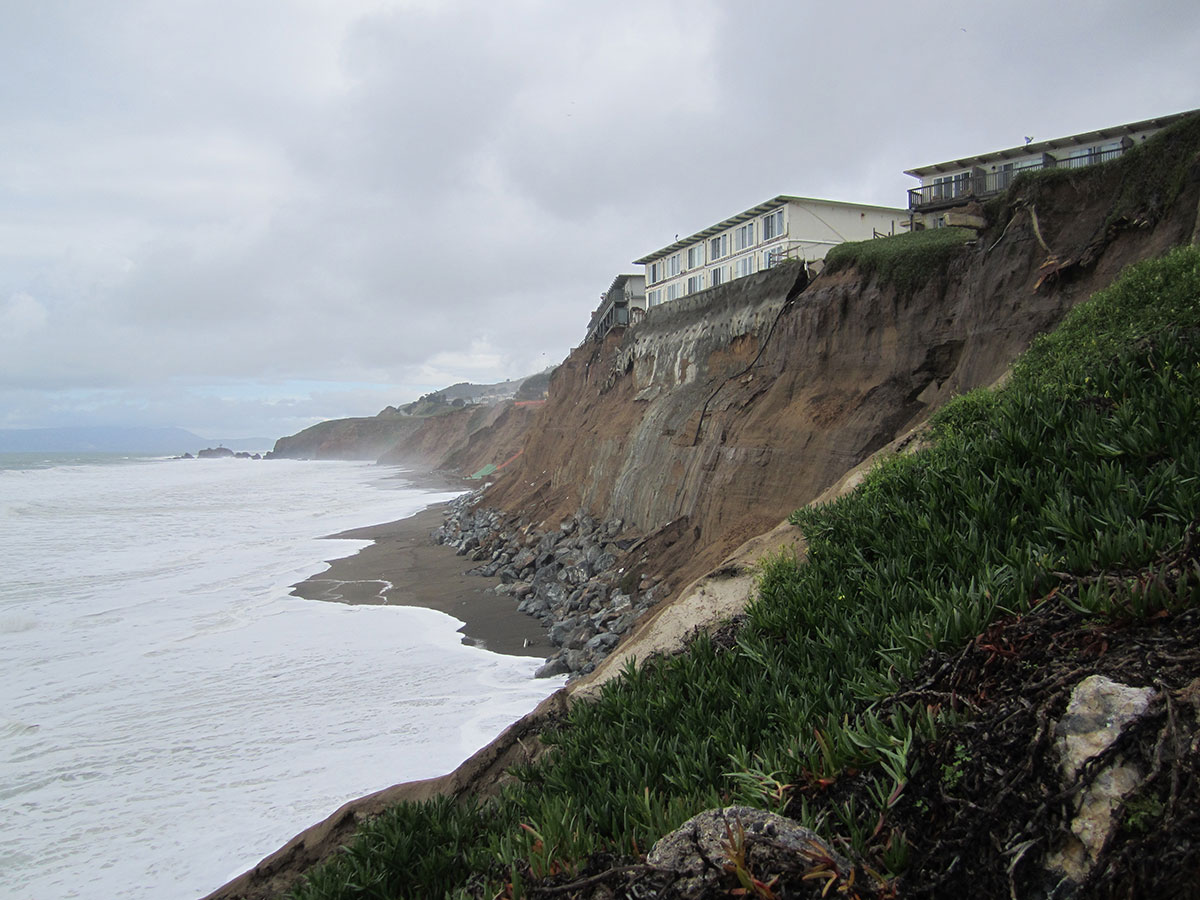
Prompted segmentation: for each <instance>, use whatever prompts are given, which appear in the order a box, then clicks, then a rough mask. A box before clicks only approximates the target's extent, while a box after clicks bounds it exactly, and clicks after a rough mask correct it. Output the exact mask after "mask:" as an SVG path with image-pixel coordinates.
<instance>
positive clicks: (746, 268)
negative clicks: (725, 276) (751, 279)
mask: <svg viewBox="0 0 1200 900" xmlns="http://www.w3.org/2000/svg"><path fill="white" fill-rule="evenodd" d="M734 273H735V274H734V276H733V277H734V278H745V277H746V276H747V275H753V274H754V254H753V253H751V254H750V255H749V256H743V257H742V258H741V259H739V260H738V261H737V264H736V265H735V266H734Z"/></svg>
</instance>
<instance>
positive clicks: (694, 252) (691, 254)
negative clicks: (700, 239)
mask: <svg viewBox="0 0 1200 900" xmlns="http://www.w3.org/2000/svg"><path fill="white" fill-rule="evenodd" d="M703 265H704V244H702V243H701V244H697V245H696V246H695V247H688V252H687V267H688V268H689V269H699V268H701V267H703Z"/></svg>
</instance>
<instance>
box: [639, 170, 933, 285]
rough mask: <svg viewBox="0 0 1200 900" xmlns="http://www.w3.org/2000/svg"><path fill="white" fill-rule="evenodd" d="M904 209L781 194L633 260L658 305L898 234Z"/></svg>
mask: <svg viewBox="0 0 1200 900" xmlns="http://www.w3.org/2000/svg"><path fill="white" fill-rule="evenodd" d="M908 216H909V214H908V211H907V210H903V209H893V208H892V207H888V206H868V205H865V204H861V203H839V202H837V201H834V200H816V199H813V198H811V197H791V196H788V195H786V194H780V195H779V196H778V197H774V198H772V199H771V200H768V201H766V202H765V203H760V204H758V206H753V207H751V208H750V209H747V210H745V211H744V212H740V213H738V214H737V215H736V216H730V217H729V218H728V219H724V220H722V221H720V222H718V223H717V224H715V225H710V226H709V227H708V228H705V229H704V230H703V231H698V232H696V233H695V234H693V235H691V236H690V237H686V238H684V239H683V240H680V241H676V242H675V243H673V244H670V245H668V246H666V247H663V248H662V249H661V250H656V251H655V252H654V253H649V254H647V255H646V256H643V257H642V258H641V259H637V260H634V263H635V264H636V265H640V266H645V274H646V305H647V306H650V307H652V306H658V305H659V304H660V303H666V302H668V301H670V300H677V299H678V298H680V297H685V296H687V295H688V294H695V293H697V292H699V291H703V290H708V289H709V288H712V287H716V286H717V285H719V284H724V283H725V282H727V281H732V280H733V279H735V278H741V277H743V276H744V275H751V274H753V273H755V272H761V271H762V270H763V269H769V268H771V267H772V266H774V265H777V264H778V263H779V262H781V261H783V260H784V259H800V260H802V261H804V262H814V261H816V260H820V259H824V258H825V254H826V253H827V252H828V251H829V248H830V247H834V246H836V245H837V244H840V243H842V242H843V241H863V240H868V239H870V238H872V237H879V236H883V235H890V234H897V233H899V231H900V229H901V228H907V227H908Z"/></svg>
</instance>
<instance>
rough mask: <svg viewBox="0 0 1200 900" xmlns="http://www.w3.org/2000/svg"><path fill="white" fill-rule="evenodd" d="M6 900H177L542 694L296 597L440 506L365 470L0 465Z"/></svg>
mask: <svg viewBox="0 0 1200 900" xmlns="http://www.w3.org/2000/svg"><path fill="white" fill-rule="evenodd" d="M0 466H2V468H0V545H2V546H3V547H4V550H5V564H4V569H3V572H2V573H0V662H2V664H3V673H4V678H3V681H2V682H0V798H2V799H3V803H4V809H5V815H4V817H3V819H2V820H0V885H2V890H0V893H2V894H3V895H4V896H5V897H13V898H45V897H80V898H97V900H99V898H110V897H115V896H122V897H145V898H172V897H178V898H192V897H196V896H199V895H201V894H204V893H206V892H207V891H209V890H212V889H213V888H215V887H217V886H218V885H219V884H220V883H222V882H223V881H224V880H226V879H227V878H228V877H232V876H233V875H235V874H237V873H238V872H239V871H241V870H242V869H244V868H246V867H248V866H249V865H252V864H253V863H254V862H256V861H257V860H258V859H259V858H261V857H262V856H263V855H265V854H267V853H269V852H271V851H272V850H274V849H275V848H276V847H278V846H279V845H280V844H281V843H283V842H284V841H285V840H287V839H288V838H289V837H291V836H292V835H293V834H295V833H296V832H297V831H299V830H301V829H302V828H304V827H306V826H307V825H310V824H312V823H313V822H315V821H317V820H318V819H320V818H322V817H323V816H325V815H327V814H328V813H330V812H332V810H333V809H334V808H336V807H337V806H338V805H339V804H340V803H342V802H344V801H345V800H347V799H350V798H352V797H355V796H359V795H361V794H364V793H367V792H369V791H372V790H376V789H379V788H382V787H385V786H387V785H389V784H393V783H396V782H399V781H405V780H410V779H416V778H425V777H430V776H433V775H437V774H440V773H442V772H445V771H448V770H450V769H451V768H453V767H454V766H455V765H457V763H459V762H460V761H461V760H462V759H464V758H465V757H466V756H468V755H470V753H472V752H473V751H474V750H475V749H476V748H478V747H479V746H481V745H482V744H483V743H484V742H486V741H487V740H489V739H490V738H491V737H493V736H494V735H495V734H496V733H497V732H498V731H500V730H501V729H502V728H503V727H504V726H505V725H506V724H508V722H510V721H512V720H513V719H515V718H517V717H519V716H520V715H521V714H523V713H524V712H525V711H526V710H527V709H529V708H531V707H532V706H533V705H534V704H535V703H536V702H537V701H538V700H539V699H541V697H543V696H544V695H545V694H546V693H547V692H548V691H550V690H552V689H553V688H554V687H556V686H557V683H547V682H545V681H534V680H533V679H532V678H531V675H532V672H533V671H534V669H535V668H536V666H537V665H538V664H539V662H540V661H539V660H533V659H526V658H517V657H503V656H498V655H495V654H491V653H488V652H486V651H484V650H481V649H478V648H474V647H468V646H464V645H463V644H462V643H461V640H460V637H459V635H458V634H457V633H456V629H457V628H458V625H459V623H458V622H456V621H455V620H454V619H451V618H449V617H447V616H444V615H442V614H440V613H435V612H431V611H428V610H423V609H413V608H402V607H378V606H375V607H348V606H343V605H340V604H330V603H320V602H314V601H307V600H301V599H298V598H295V597H291V596H289V586H290V585H291V584H293V583H295V582H296V581H298V580H300V579H302V578H304V577H306V576H308V575H310V574H313V573H315V572H319V571H320V570H321V569H322V568H323V565H322V562H321V561H322V560H323V559H325V558H328V557H331V556H338V555H345V554H349V553H351V552H353V551H354V550H355V549H357V548H358V547H360V546H362V543H361V542H350V541H337V542H329V541H319V540H317V538H318V537H319V536H321V535H325V534H330V533H333V532H337V531H339V530H342V529H345V528H349V527H354V526H361V525H367V524H372V523H376V522H384V521H390V520H394V519H397V518H401V517H403V516H406V515H409V514H412V513H413V512H415V511H417V510H419V509H421V508H423V507H425V506H427V505H428V504H430V503H433V502H437V501H440V500H443V499H448V498H449V497H450V496H452V495H450V494H447V493H435V492H430V491H426V490H422V489H419V488H417V487H415V486H414V485H413V484H412V483H410V482H408V481H405V480H404V479H403V478H398V477H395V476H396V475H397V471H396V470H388V469H381V468H378V467H374V466H368V465H364V464H359V463H330V462H320V463H318V462H299V461H287V460H283V461H272V462H270V463H265V462H264V463H256V462H251V461H244V460H212V461H169V460H129V459H121V458H119V457H93V458H84V459H80V458H75V459H71V460H65V459H62V458H57V459H56V458H50V459H46V458H44V457H39V458H38V459H30V458H23V459H18V458H16V457H8V458H6V459H0Z"/></svg>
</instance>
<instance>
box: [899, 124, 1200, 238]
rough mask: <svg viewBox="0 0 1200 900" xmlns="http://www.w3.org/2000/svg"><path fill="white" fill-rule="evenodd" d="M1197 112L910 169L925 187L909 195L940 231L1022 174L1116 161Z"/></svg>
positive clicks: (924, 220) (921, 221) (917, 211)
mask: <svg viewBox="0 0 1200 900" xmlns="http://www.w3.org/2000/svg"><path fill="white" fill-rule="evenodd" d="M1193 112H1196V110H1191V111H1189V112H1182V113H1175V114H1173V115H1169V116H1162V117H1160V118H1157V119H1146V120H1144V121H1141V122H1130V123H1129V124H1127V125H1114V126H1113V127H1111V128H1101V129H1100V130H1099V131H1087V132H1084V133H1082V134H1073V135H1071V136H1069V137H1062V138H1054V139H1053V140H1049V141H1033V140H1032V139H1030V138H1026V139H1025V143H1024V144H1023V145H1021V146H1019V147H1010V148H1009V149H1007V150H994V151H992V152H991V153H981V154H979V155H978V156H966V157H963V158H962V159H952V160H949V161H947V162H943V163H937V164H935V165H932V166H921V167H919V168H916V169H909V170H907V171H906V172H905V173H904V174H905V175H911V176H912V177H913V178H919V179H920V180H921V186H920V187H915V188H912V189H910V190H909V192H908V208H909V209H910V210H911V211H912V213H913V217H914V223H915V224H916V226H917V227H920V226H921V225H924V226H925V227H928V228H936V227H939V226H941V225H946V224H952V221H951V219H952V216H948V211H949V210H952V209H953V208H954V207H958V206H964V205H966V204H967V203H969V202H971V201H972V200H979V199H986V198H988V197H993V196H995V195H996V194H1001V193H1003V192H1004V191H1006V190H1008V186H1009V185H1010V184H1012V181H1013V179H1014V178H1015V177H1016V176H1017V175H1018V174H1020V173H1021V172H1028V171H1031V170H1034V169H1050V168H1059V169H1061V168H1070V169H1073V168H1077V167H1079V166H1090V165H1093V164H1094V163H1100V162H1107V161H1108V160H1110V159H1116V158H1117V157H1118V156H1120V155H1121V154H1122V153H1124V152H1125V151H1126V150H1128V149H1129V148H1131V147H1133V146H1136V145H1137V144H1140V143H1141V142H1142V141H1144V140H1145V139H1146V138H1148V137H1149V136H1150V135H1152V134H1154V133H1155V132H1156V131H1160V130H1162V129H1163V128H1165V127H1167V126H1168V125H1170V124H1171V123H1173V122H1177V121H1179V120H1180V119H1182V118H1183V117H1184V116H1190V115H1191V114H1192V113H1193Z"/></svg>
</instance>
